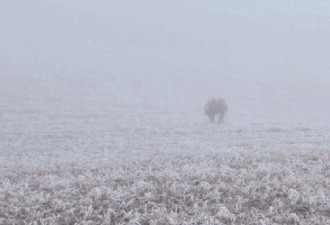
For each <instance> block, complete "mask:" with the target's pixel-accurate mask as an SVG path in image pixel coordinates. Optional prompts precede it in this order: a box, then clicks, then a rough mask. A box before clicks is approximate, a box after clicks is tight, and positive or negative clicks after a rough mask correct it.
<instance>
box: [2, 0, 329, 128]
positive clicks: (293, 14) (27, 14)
mask: <svg viewBox="0 0 330 225" xmlns="http://www.w3.org/2000/svg"><path fill="white" fill-rule="evenodd" d="M328 10H330V3H327V2H325V1H313V2H311V1H197V0H192V1H185V0H182V1H170V0H168V1H139V2H134V1H121V2H117V1H105V0H102V1H98V2H91V1H87V0H86V1H78V0H70V1H55V0H44V1H42V0H34V1H24V0H13V1H11V0H10V1H9V0H5V1H1V2H0V12H1V13H0V21H1V22H0V25H1V27H3V30H2V41H1V43H0V49H1V50H2V51H1V52H0V60H1V64H0V67H1V68H0V72H1V74H0V77H1V79H2V85H3V87H2V94H3V95H8V93H9V92H10V93H20V92H22V90H23V92H24V93H23V95H24V96H29V95H30V94H31V92H29V91H28V90H33V92H38V91H37V90H38V88H40V90H41V89H43V91H44V92H50V93H51V94H54V93H66V96H73V94H72V92H73V91H74V90H76V92H78V93H80V92H81V91H82V90H85V92H86V93H85V94H86V96H95V98H98V99H102V98H106V96H107V95H110V94H111V93H110V92H109V91H107V90H108V89H113V88H114V87H117V88H118V87H119V86H118V85H119V83H120V82H121V85H122V88H121V91H123V94H121V95H120V97H122V98H125V97H126V98H130V97H131V96H135V98H139V100H138V101H142V99H143V98H144V99H150V101H153V100H151V98H152V97H153V96H157V95H159V101H163V102H166V104H165V103H164V104H165V105H169V106H171V107H172V108H173V107H175V106H177V105H181V106H182V104H186V105H187V106H185V107H186V108H189V107H190V108H191V109H194V110H196V112H197V109H199V108H201V111H202V108H203V105H204V104H205V101H206V100H207V99H208V98H209V97H215V96H220V95H221V96H224V97H225V98H226V99H227V100H228V102H229V105H230V106H231V107H230V108H231V114H232V115H233V117H234V118H236V119H240V120H239V121H241V120H246V119H247V118H251V117H255V118H254V119H256V117H257V116H260V120H261V121H263V119H261V118H262V117H265V115H267V116H266V117H267V118H268V120H269V121H272V118H273V119H274V121H282V120H283V121H284V120H286V121H290V120H291V119H292V117H299V119H298V121H302V122H304V121H310V122H313V121H315V120H318V121H319V122H322V121H323V120H324V121H326V120H328V119H329V116H327V115H328V113H327V112H328V110H330V103H329V102H330V97H328V96H329V94H328V93H329V92H328V86H329V85H330V76H328V74H329V72H330V65H329V64H328V63H327V58H328V56H329V54H330V53H329V52H330V45H329V44H328V40H329V39H330V28H329V26H328V25H329V24H330V16H329V15H328V14H327V12H328ZM1 65H2V66H1ZM32 74H33V76H32V77H33V79H34V80H35V81H32V80H33V79H32V78H31V75H32ZM82 74H83V75H82ZM13 76H14V77H13ZM15 76H18V78H15ZM49 76H50V77H49ZM17 79H18V80H17ZM24 79H27V81H24V82H23V80H24ZM91 80H92V81H93V82H91ZM114 80H117V82H119V83H116V82H114ZM18 83H22V84H19V85H18ZM20 85H21V86H22V85H23V89H22V88H19V86H20ZM38 85H39V86H38ZM93 85H94V86H93ZM73 86H74V87H73ZM132 86H135V89H134V88H132ZM63 89H65V90H67V92H64V91H63ZM24 90H27V91H24ZM100 90H103V92H102V91H100ZM70 91H71V92H70ZM96 93H99V96H97V94H96ZM101 93H102V94H101ZM125 93H126V94H127V96H125V95H124V94H125ZM96 96H97V97H96ZM137 96H139V97H137ZM178 99H179V100H178ZM127 101H129V100H127ZM188 101H191V102H190V103H189V102H188ZM100 104H101V103H100ZM182 107H184V106H182ZM198 107H199V108H198ZM229 115H230V114H229ZM240 117H241V118H240ZM276 118H277V119H276Z"/></svg>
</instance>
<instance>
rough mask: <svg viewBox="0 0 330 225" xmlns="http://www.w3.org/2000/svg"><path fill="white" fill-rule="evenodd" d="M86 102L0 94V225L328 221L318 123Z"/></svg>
mask: <svg viewBox="0 0 330 225" xmlns="http://www.w3.org/2000/svg"><path fill="white" fill-rule="evenodd" d="M91 102H93V101H92V100H91V101H90V102H89V103H88V104H86V105H88V106H89V108H88V109H84V108H83V107H82V106H83V105H84V104H83V103H81V102H80V103H79V105H80V107H79V108H75V104H77V99H73V100H72V101H71V100H70V99H65V100H63V99H56V98H55V99H47V98H23V97H22V98H9V97H2V98H1V101H0V104H1V110H2V111H1V114H0V224H260V225H261V224H330V201H329V200H330V189H329V187H330V156H329V143H330V135H329V131H330V128H329V127H327V126H320V125H312V124H301V123H300V124H299V123H292V124H290V123H283V124H281V123H277V124H272V123H251V124H248V125H247V124H238V123H235V124H234V123H230V121H227V122H226V123H225V124H223V125H221V126H219V125H217V124H211V123H209V122H208V121H207V118H206V117H205V118H204V115H202V112H200V111H197V110H196V111H190V112H188V111H184V110H181V111H180V110H179V111H175V110H167V111H166V110H164V109H161V107H154V108H153V107H148V104H149V103H148V104H140V105H139V104H136V105H134V104H131V105H127V104H126V105H125V104H122V103H120V102H117V103H116V104H112V105H111V106H110V105H109V106H107V107H105V105H104V104H102V107H96V106H100V105H95V107H94V108H90V107H91V105H92V103H91ZM141 105H142V106H144V107H141Z"/></svg>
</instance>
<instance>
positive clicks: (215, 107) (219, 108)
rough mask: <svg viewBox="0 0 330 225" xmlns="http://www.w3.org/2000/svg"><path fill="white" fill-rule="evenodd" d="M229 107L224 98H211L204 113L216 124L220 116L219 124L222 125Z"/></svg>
mask: <svg viewBox="0 0 330 225" xmlns="http://www.w3.org/2000/svg"><path fill="white" fill-rule="evenodd" d="M227 109H228V106H227V103H226V101H225V99H223V98H218V99H216V98H211V99H210V100H209V101H208V102H207V103H206V105H205V111H204V113H205V114H206V115H207V116H208V117H209V119H210V121H211V122H215V117H216V116H217V115H218V118H219V119H218V123H222V122H223V119H224V117H225V114H226V112H227Z"/></svg>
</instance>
